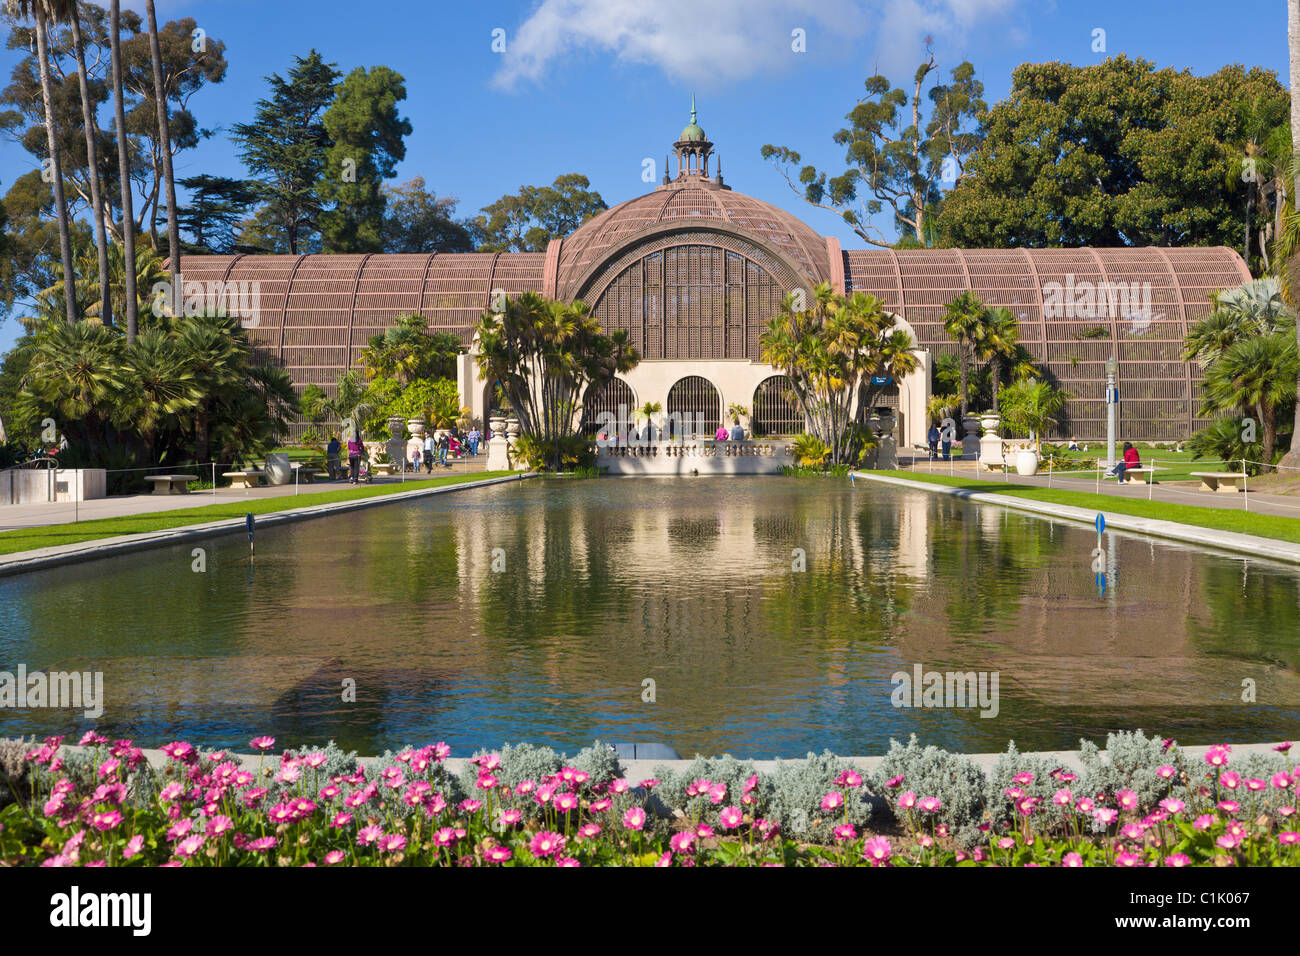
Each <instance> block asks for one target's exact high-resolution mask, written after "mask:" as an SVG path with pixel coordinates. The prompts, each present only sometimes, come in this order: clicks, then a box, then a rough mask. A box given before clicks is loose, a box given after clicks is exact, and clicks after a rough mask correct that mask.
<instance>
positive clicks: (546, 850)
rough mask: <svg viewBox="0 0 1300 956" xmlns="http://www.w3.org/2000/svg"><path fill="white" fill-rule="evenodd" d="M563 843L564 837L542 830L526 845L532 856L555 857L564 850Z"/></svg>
mask: <svg viewBox="0 0 1300 956" xmlns="http://www.w3.org/2000/svg"><path fill="white" fill-rule="evenodd" d="M565 842H566V841H565V839H564V837H562V836H560V834H558V833H552V832H551V831H549V830H542V831H540V832H538V833H537V834H536V835H535V836H534V837H533V839H532V842H531V843H529V844H528V848H529V849H530V850H532V852H533V856H536V857H548V856H555V855H556V854H557V853H559V852H560V851H561V850H563V849H564V844H565Z"/></svg>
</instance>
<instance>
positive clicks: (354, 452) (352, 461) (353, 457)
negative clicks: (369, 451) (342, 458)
mask: <svg viewBox="0 0 1300 956" xmlns="http://www.w3.org/2000/svg"><path fill="white" fill-rule="evenodd" d="M365 451H366V449H365V446H364V445H362V444H361V439H359V438H358V437H357V436H356V435H353V436H352V437H351V438H349V439H348V473H349V475H350V482H351V484H354V485H355V484H356V483H357V480H358V479H359V478H360V476H361V456H362V455H364V454H365Z"/></svg>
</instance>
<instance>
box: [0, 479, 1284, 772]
mask: <svg viewBox="0 0 1300 956" xmlns="http://www.w3.org/2000/svg"><path fill="white" fill-rule="evenodd" d="M1097 545H1098V540H1097V535H1096V532H1095V531H1094V530H1093V529H1091V528H1087V527H1083V526H1078V525H1072V524H1068V523H1065V522H1054V521H1049V520H1045V519H1042V518H1037V517H1031V516H1027V515H1020V514H1016V513H1013V512H1009V511H1006V510H1004V509H999V508H994V507H989V506H980V505H975V504H970V503H966V502H961V501H957V500H953V499H950V498H946V497H941V496H935V495H929V494H926V493H924V492H918V491H912V490H907V489H899V488H894V487H885V486H880V485H873V484H868V483H865V482H858V483H857V485H856V487H854V486H852V485H850V483H849V482H847V481H841V480H836V479H794V478H771V477H756V478H661V479H654V478H646V479H636V478H624V479H612V478H605V479H597V480H554V479H549V480H530V481H527V482H522V483H518V484H515V483H512V484H508V485H499V486H494V487H488V488H483V489H477V490H466V491H460V492H455V493H450V494H442V495H437V496H434V497H431V498H425V499H421V500H419V501H417V502H412V503H399V504H392V505H386V506H382V507H375V508H369V509H365V510H361V511H357V512H351V513H345V514H341V515H338V516H334V517H328V518H322V519H317V520H312V521H305V522H300V523H295V524H290V525H284V526H280V527H276V528H266V529H263V530H261V531H259V532H258V536H257V552H256V555H255V556H251V557H250V554H249V550H248V545H247V542H246V540H245V538H244V537H243V536H242V535H229V536H224V537H220V538H214V539H212V540H210V541H208V542H206V543H205V544H203V547H204V549H205V552H206V553H205V555H204V556H203V559H204V561H205V562H206V569H205V570H201V571H200V570H195V568H196V566H197V565H198V561H197V559H196V556H195V555H194V554H193V553H192V551H193V547H194V546H193V545H187V546H184V547H175V548H169V549H162V550H151V551H144V552H140V553H138V554H134V555H128V556H118V557H113V558H109V559H106V560H102V561H95V562H91V563H87V564H81V565H73V566H69V567H63V568H56V569H52V570H49V571H43V572H39V573H34V574H28V575H23V576H20V577H11V578H6V579H0V670H4V671H9V672H14V671H15V670H16V668H17V666H18V665H19V664H24V665H25V666H26V668H27V669H28V671H35V670H40V671H44V672H49V671H55V670H78V671H101V672H102V673H103V675H104V687H105V699H104V713H103V715H102V716H101V717H100V718H99V719H98V720H94V721H92V720H89V719H86V718H85V717H84V716H83V715H82V714H81V713H80V712H76V711H73V710H70V709H44V710H33V709H22V710H19V709H0V736H6V735H8V736H13V735H17V734H48V733H54V732H61V733H68V734H76V733H79V732H80V731H82V730H84V729H87V728H89V727H91V726H95V727H98V728H99V729H100V731H101V732H103V733H109V734H112V735H115V736H130V737H133V738H134V739H136V740H137V741H138V742H140V743H142V744H147V745H153V746H156V745H159V744H161V743H164V742H166V741H168V740H172V739H177V738H183V739H188V740H191V741H194V742H200V743H204V744H210V745H213V746H222V747H227V746H245V745H246V742H247V741H248V739H249V738H250V737H252V736H254V735H257V734H271V735H273V736H275V737H276V738H277V740H278V742H279V743H280V744H283V745H290V746H292V745H297V744H302V743H323V742H324V741H326V740H328V739H334V740H335V741H337V742H338V743H339V744H340V745H342V746H344V747H345V748H348V749H356V750H358V751H359V752H362V753H375V752H382V751H384V750H385V749H389V748H392V749H396V748H398V747H400V746H402V745H404V744H407V743H414V744H422V743H429V742H434V741H437V740H445V741H447V742H448V743H449V744H450V745H451V746H452V748H453V752H454V753H456V754H458V755H466V754H468V753H469V752H470V751H472V750H474V749H477V748H481V747H496V746H499V745H500V744H502V743H504V742H517V741H529V742H532V743H536V744H547V745H551V746H554V747H556V748H557V749H566V750H568V751H569V752H573V751H575V750H576V749H578V748H580V747H582V746H585V745H588V744H590V743H591V742H592V740H593V739H596V738H599V739H601V740H604V741H611V742H612V741H656V742H662V743H667V744H670V745H671V746H673V747H675V748H676V749H677V750H678V751H679V752H680V753H681V754H682V755H683V756H689V755H692V754H694V753H696V752H700V753H706V754H716V753H722V752H730V753H732V754H735V755H737V756H744V757H771V756H783V757H790V756H802V755H804V754H805V753H807V752H808V751H810V750H816V751H821V750H822V749H825V748H829V749H831V750H834V751H836V752H838V753H842V754H873V753H879V752H882V751H883V750H884V749H886V748H887V747H888V744H889V740H890V738H891V737H893V738H899V739H906V737H907V735H908V734H911V733H915V734H917V735H918V736H919V737H920V739H921V740H922V742H924V743H933V744H936V745H939V746H942V747H946V748H949V749H959V750H964V751H968V752H987V751H1000V750H1003V749H1004V748H1005V746H1006V744H1007V741H1008V740H1009V739H1014V740H1015V742H1016V744H1017V746H1018V747H1019V748H1020V749H1022V750H1025V749H1057V748H1073V747H1076V746H1077V745H1078V741H1079V739H1080V737H1089V738H1092V739H1099V740H1104V736H1105V733H1106V731H1108V730H1114V729H1133V728H1139V727H1140V728H1143V729H1145V730H1147V731H1148V732H1150V733H1160V734H1162V735H1165V736H1176V737H1177V738H1178V739H1179V740H1180V741H1181V742H1183V743H1189V744H1190V743H1211V742H1218V741H1229V742H1232V741H1248V740H1273V739H1282V738H1295V737H1300V675H1298V674H1297V669H1298V667H1300V626H1298V625H1300V569H1296V568H1291V567H1288V566H1285V565H1278V564H1271V563H1269V562H1265V561H1259V560H1255V559H1252V558H1247V557H1239V556H1238V557H1234V556H1230V555H1226V554H1221V553H1209V552H1204V551H1199V550H1196V549H1193V548H1189V547H1184V546H1180V545H1175V544H1171V543H1163V542H1160V541H1158V540H1155V539H1148V538H1143V537H1140V536H1130V535H1124V534H1116V533H1112V532H1107V533H1106V535H1105V536H1104V538H1103V540H1102V546H1103V548H1104V554H1103V555H1102V556H1101V561H1102V565H1103V566H1104V567H1105V571H1104V578H1103V581H1102V584H1104V587H1103V586H1102V585H1101V584H1099V582H1098V578H1097V574H1096V573H1095V572H1094V570H1093V563H1094V560H1096V559H1097V556H1096V555H1094V553H1093V549H1094V548H1096V547H1097ZM918 665H919V667H920V669H921V673H922V674H923V675H924V674H927V673H930V672H937V673H939V674H940V675H943V674H945V673H947V672H959V673H968V672H973V673H975V674H981V673H982V674H983V675H985V677H986V678H990V677H991V675H992V673H993V672H996V673H997V675H998V685H997V686H998V699H997V702H996V703H997V706H996V714H992V713H990V711H992V710H993V709H994V708H991V707H983V708H980V707H978V706H969V705H970V704H973V703H975V702H974V701H966V702H965V703H966V704H967V705H968V706H945V705H950V704H956V703H960V701H957V700H954V699H951V698H949V699H947V700H943V699H939V700H938V701H937V703H938V704H939V706H919V707H918V706H895V704H896V703H900V702H906V703H909V704H913V703H925V701H924V700H923V699H922V698H921V696H920V694H919V693H918V694H917V696H916V697H915V698H913V697H912V696H911V695H910V694H907V695H906V697H905V701H900V698H902V697H904V695H903V694H902V693H901V692H900V693H897V694H896V693H895V690H896V687H897V686H898V684H897V683H896V682H895V681H894V680H892V678H893V677H894V675H896V674H898V673H899V672H905V673H907V674H908V675H909V677H910V676H911V675H912V674H914V673H915V672H916V671H915V668H917V666H918ZM941 679H942V678H941ZM987 686H991V685H988V684H986V687H987ZM940 698H942V695H940ZM1243 698H1245V699H1243ZM935 702H936V701H935V699H934V698H931V700H930V703H935ZM981 712H983V713H984V714H986V715H987V716H981Z"/></svg>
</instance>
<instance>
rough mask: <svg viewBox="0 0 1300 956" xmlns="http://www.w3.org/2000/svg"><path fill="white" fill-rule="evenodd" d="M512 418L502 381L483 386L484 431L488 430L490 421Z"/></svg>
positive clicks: (493, 381) (496, 380) (498, 380)
mask: <svg viewBox="0 0 1300 956" xmlns="http://www.w3.org/2000/svg"><path fill="white" fill-rule="evenodd" d="M509 417H511V412H510V403H509V400H508V399H507V398H506V395H505V389H503V388H502V387H501V380H500V379H499V378H498V379H493V380H492V381H491V382H489V383H488V384H486V385H484V386H483V430H484V431H485V432H486V431H487V429H488V421H489V420H491V419H493V418H509Z"/></svg>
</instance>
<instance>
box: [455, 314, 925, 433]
mask: <svg viewBox="0 0 1300 956" xmlns="http://www.w3.org/2000/svg"><path fill="white" fill-rule="evenodd" d="M896 328H900V329H903V330H904V331H906V332H908V334H911V333H912V330H911V327H910V326H909V325H908V324H907V323H906V322H905V321H903V320H902V319H897V320H896ZM913 341H915V336H913ZM915 355H916V357H917V359H918V363H917V369H916V371H914V372H913V373H912V374H910V375H907V376H905V377H904V378H903V380H902V381H901V382H899V383H898V410H899V418H900V421H899V423H898V425H899V432H898V447H899V448H908V447H910V446H911V445H913V444H918V443H920V444H924V443H925V433H926V430H927V426H926V420H925V414H926V412H925V409H926V405H927V404H928V403H929V401H930V352H929V350H928V349H917V350H916V352H915ZM457 372H458V373H457V382H458V384H459V386H460V400H461V404H462V405H463V406H466V407H468V408H470V409H472V417H473V418H474V419H475V421H477V422H479V423H480V427H482V428H483V429H484V432H485V433H486V430H487V429H486V426H487V418H486V416H487V413H488V401H489V396H488V394H487V382H485V381H484V380H483V379H482V378H481V377H479V375H478V371H477V364H476V362H475V359H474V355H473V354H472V353H471V354H467V355H462V356H461V357H460V359H459V365H458V370H457ZM779 374H781V373H780V372H779V371H778V370H777V369H775V368H773V367H772V366H771V365H768V364H766V363H763V362H752V361H749V360H746V359H728V360H717V361H700V360H689V361H688V360H673V359H648V360H643V361H642V362H640V363H639V364H638V365H637V366H636V368H634V369H632V371H630V372H628V373H627V374H626V375H620V376H618V377H619V378H620V379H622V380H623V381H624V382H626V383H627V385H628V387H629V388H631V390H632V396H633V402H632V405H631V407H630V408H629V409H628V411H629V412H632V411H634V410H635V409H636V408H640V407H641V406H643V405H645V404H646V403H647V402H657V403H658V404H659V406H660V408H662V409H664V410H665V411H666V410H667V408H668V392H669V391H670V390H671V389H672V387H673V385H675V384H676V383H677V382H679V381H681V380H682V379H683V378H686V377H688V376H699V377H700V378H703V379H705V380H706V381H708V382H710V383H712V385H713V387H714V388H716V389H717V390H718V395H719V399H720V402H719V404H720V406H721V407H720V409H719V416H720V417H721V418H726V412H727V409H728V408H729V407H730V406H731V405H733V404H735V405H742V406H744V407H745V408H747V409H750V410H751V411H752V410H753V405H754V390H755V389H757V388H758V386H759V385H760V384H761V383H762V382H764V381H765V380H767V379H768V378H771V377H772V376H774V375H779ZM662 414H663V413H661V414H660V418H661V419H662ZM727 423H728V424H730V419H727ZM742 424H743V425H745V426H746V429H748V427H749V422H748V421H743V422H742Z"/></svg>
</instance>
